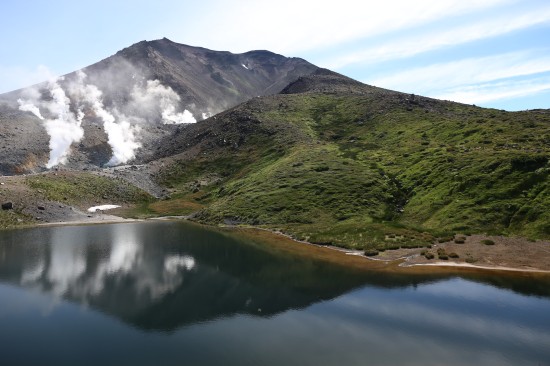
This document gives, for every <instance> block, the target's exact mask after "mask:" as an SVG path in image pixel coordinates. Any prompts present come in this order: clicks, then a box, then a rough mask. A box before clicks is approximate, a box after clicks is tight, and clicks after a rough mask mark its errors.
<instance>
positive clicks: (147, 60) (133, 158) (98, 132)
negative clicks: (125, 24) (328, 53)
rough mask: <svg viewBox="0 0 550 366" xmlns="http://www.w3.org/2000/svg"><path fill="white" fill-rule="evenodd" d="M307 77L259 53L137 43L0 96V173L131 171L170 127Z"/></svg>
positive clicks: (299, 64) (292, 61) (293, 63)
mask: <svg viewBox="0 0 550 366" xmlns="http://www.w3.org/2000/svg"><path fill="white" fill-rule="evenodd" d="M316 69H317V67H316V66H314V65H312V64H310V63H308V62H307V61H305V60H302V59H299V58H287V57H284V56H281V55H277V54H274V53H272V52H269V51H250V52H246V53H243V54H232V53H230V52H220V51H211V50H208V49H205V48H199V47H191V46H186V45H182V44H178V43H174V42H172V41H170V40H168V39H166V38H164V39H161V40H156V41H151V42H147V41H143V42H139V43H137V44H134V45H132V46H130V47H128V48H125V49H123V50H121V51H120V52H118V53H117V54H115V55H113V56H111V57H109V58H107V59H105V60H102V61H100V62H98V63H96V64H94V65H91V66H88V67H86V68H84V69H82V70H80V71H78V72H74V73H71V74H68V75H65V76H64V77H63V78H61V79H59V80H58V81H56V82H45V83H42V84H39V85H36V86H34V87H31V88H26V89H22V90H17V91H14V92H11V93H6V94H3V95H0V138H2V142H3V144H2V145H3V146H2V149H1V150H0V162H1V163H0V172H1V173H2V174H20V173H24V172H37V171H40V170H43V168H44V166H46V165H47V166H53V165H56V163H58V162H59V161H62V160H66V162H65V165H66V166H70V167H73V168H78V169H82V168H84V167H87V168H93V167H99V166H103V165H105V164H111V165H119V164H124V163H129V162H133V163H136V162H137V163H139V162H140V161H141V160H142V158H145V157H147V156H148V153H149V152H151V151H154V149H155V148H156V146H157V143H156V141H157V140H158V139H159V138H161V137H163V136H170V135H171V134H172V132H173V130H174V125H175V124H179V123H188V122H195V121H197V120H202V119H204V118H207V117H209V116H211V115H214V114H216V113H219V112H221V111H223V110H225V109H227V108H229V107H233V106H235V105H237V104H238V103H241V102H244V101H246V100H248V99H250V98H252V97H256V96H263V95H269V94H275V93H278V92H279V91H280V90H281V89H283V88H284V87H285V86H286V85H287V84H289V83H290V82H292V81H294V80H295V79H296V78H298V77H300V76H303V75H308V74H310V73H312V72H313V71H315V70H316ZM65 98H68V99H65ZM33 108H36V109H34V111H36V110H38V112H39V113H40V114H37V115H35V114H33V113H34V112H32V111H33ZM21 109H23V110H21ZM40 117H43V118H44V119H43V120H40ZM48 121H53V122H50V123H49V122H48ZM60 131H63V132H60ZM52 135H56V136H57V137H55V136H53V137H52ZM21 143H23V144H21ZM52 146H53V147H52ZM55 149H57V150H58V152H57V156H53V157H52V154H53V153H52V154H50V150H52V151H53V150H55ZM63 153H65V155H63Z"/></svg>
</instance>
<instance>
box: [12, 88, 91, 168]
mask: <svg viewBox="0 0 550 366" xmlns="http://www.w3.org/2000/svg"><path fill="white" fill-rule="evenodd" d="M58 80H62V79H58ZM47 88H48V91H49V93H50V94H51V96H52V98H53V99H52V100H51V101H48V102H45V101H40V100H39V94H38V92H36V91H33V95H32V97H31V100H22V99H19V100H18V101H17V102H18V103H19V109H20V110H22V111H29V112H32V113H33V114H34V115H35V116H37V117H38V118H40V119H41V120H43V121H44V127H45V128H46V132H47V133H48V135H49V136H50V158H49V160H48V163H47V164H46V167H47V168H51V167H53V166H56V165H59V164H65V163H66V162H67V157H68V156H69V153H70V149H71V145H72V144H73V143H75V142H79V141H80V140H81V139H82V137H84V130H83V129H82V127H81V122H82V118H76V117H75V115H74V114H73V113H72V112H71V111H70V100H69V98H67V96H66V95H65V91H63V89H62V88H61V87H60V86H59V84H58V82H57V80H51V81H49V82H48V86H47ZM37 105H40V106H41V107H43V108H45V109H47V110H48V111H49V114H50V115H52V116H54V117H53V118H44V117H43V116H42V114H41V113H40V108H39V107H38V106H37Z"/></svg>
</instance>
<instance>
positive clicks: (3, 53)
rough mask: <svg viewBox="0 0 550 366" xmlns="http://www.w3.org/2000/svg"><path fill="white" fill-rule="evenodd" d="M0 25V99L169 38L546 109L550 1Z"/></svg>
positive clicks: (56, 8)
mask: <svg viewBox="0 0 550 366" xmlns="http://www.w3.org/2000/svg"><path fill="white" fill-rule="evenodd" d="M0 14H1V19H2V21H1V22H0V37H1V42H2V47H1V48H0V92H6V91H10V90H14V89H17V88H20V87H24V86H28V85H30V84H33V83H36V82H39V81H42V80H45V79H46V78H48V77H50V76H51V75H62V74H64V73H68V72H71V71H74V70H76V69H79V68H82V67H84V66H87V65H90V64H92V63H94V62H97V61H99V60H101V59H104V58H106V57H108V56H110V55H112V54H114V53H115V52H117V51H118V50H120V49H122V48H124V47H127V46H129V45H131V44H133V43H136V42H139V41H141V40H153V39H158V38H162V37H167V38H169V39H171V40H173V41H175V42H179V43H185V44H190V45H195V46H203V47H207V48H211V49H215V50H228V51H231V52H245V51H248V50H253V49H268V50H271V51H274V52H277V53H281V54H284V55H286V56H297V57H302V58H305V59H307V60H308V61H310V62H313V63H314V64H316V65H318V66H323V67H327V68H330V69H332V70H335V71H338V72H340V73H343V74H345V75H347V76H350V77H352V78H354V79H357V80H359V81H362V82H365V83H368V84H372V85H376V86H380V87H384V88H389V89H394V90H399V91H404V92H408V93H415V94H419V95H426V96H430V97H435V98H440V99H448V100H454V101H459V102H464V103H469V104H476V105H480V106H486V107H494V108H500V109H506V110H522V109H532V108H550V1H548V0H522V1H520V0H484V1H480V0H476V1H473V0H417V1H410V0H408V1H402V0H385V1H383V2H381V1H352V0H339V1H319V0H317V1H309V0H303V1H300V0H278V1H264V0H255V1H247V0H240V1H238V0H234V1H221V0H203V1H170V0H168V1H163V0H157V1H141V0H133V1H128V0H123V1H116V0H111V1H104V0H94V1H74V0H73V1H64V0H50V1H32V0H27V1H26V0H3V1H2V3H1V4H0Z"/></svg>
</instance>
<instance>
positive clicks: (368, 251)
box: [365, 249, 378, 257]
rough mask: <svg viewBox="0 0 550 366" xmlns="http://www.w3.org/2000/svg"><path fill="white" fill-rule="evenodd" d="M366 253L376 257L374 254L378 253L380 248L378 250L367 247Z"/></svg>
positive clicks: (368, 255)
mask: <svg viewBox="0 0 550 366" xmlns="http://www.w3.org/2000/svg"><path fill="white" fill-rule="evenodd" d="M365 255H366V256H367V257H374V256H376V255H378V250H376V249H366V250H365Z"/></svg>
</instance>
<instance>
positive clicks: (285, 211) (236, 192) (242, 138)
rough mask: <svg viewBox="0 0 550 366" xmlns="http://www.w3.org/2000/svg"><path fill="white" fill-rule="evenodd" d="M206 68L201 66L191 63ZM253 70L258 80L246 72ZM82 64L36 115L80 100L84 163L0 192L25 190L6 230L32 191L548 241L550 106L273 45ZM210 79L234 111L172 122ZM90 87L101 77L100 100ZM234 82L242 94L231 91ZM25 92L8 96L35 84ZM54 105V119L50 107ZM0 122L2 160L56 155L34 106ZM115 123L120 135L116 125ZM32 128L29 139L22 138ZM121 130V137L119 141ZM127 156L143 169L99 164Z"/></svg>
mask: <svg viewBox="0 0 550 366" xmlns="http://www.w3.org/2000/svg"><path fill="white" fill-rule="evenodd" d="M182 54H185V57H183V56H181V55H182ZM192 54H193V55H198V56H196V57H194V56H191V55H192ZM160 55H162V57H161V56H160ZM199 56H200V57H199ZM186 60H187V61H186ZM189 60H195V61H193V62H191V61H189ZM197 60H202V61H197ZM252 60H255V61H254V62H257V64H254V63H253V62H252ZM274 60H277V61H274ZM184 64H185V65H187V66H183V65H184ZM191 64H192V65H195V66H196V67H197V68H194V67H195V66H193V67H191V66H189V65H191ZM274 64H277V65H278V66H276V67H275V66H273V65H274ZM120 65H124V66H120ZM128 65H130V66H128ZM178 65H179V66H178ZM197 65H199V66H197ZM200 65H202V66H200ZM205 65H206V66H205ZM208 65H210V66H208ZM243 65H244V66H243ZM260 65H262V66H261V67H260ZM200 68H202V69H201V70H206V71H204V73H202V74H200V73H199V74H200V75H202V76H200V75H199V74H194V72H195V71H193V70H198V69H200ZM210 69H212V70H218V71H214V72H211V71H209V70H210ZM113 70H115V71H113ZM117 70H118V71H117ZM128 70H131V71H128ZM136 70H137V71H136ZM176 70H180V71H176ZM254 70H256V71H255V72H256V73H255V74H254V75H256V76H254V77H253V79H256V78H257V79H258V80H256V81H254V82H252V81H247V82H244V81H243V80H244V78H245V76H243V75H248V74H247V73H248V72H253V71H254ZM277 70H278V71H277ZM138 71H139V72H138ZM222 71H223V72H222ZM146 72H147V73H148V74H145V73H146ZM84 73H86V75H87V76H86V77H84V76H83V75H82V73H75V74H71V75H68V76H67V77H66V78H65V80H61V81H59V82H58V84H57V86H56V85H53V84H51V83H50V84H49V85H47V86H44V88H46V89H45V90H42V94H41V95H42V97H43V98H44V97H48V95H49V97H48V98H49V99H48V98H45V100H46V101H45V102H42V103H43V104H42V105H43V106H44V107H43V108H41V111H42V110H43V111H44V114H47V113H49V114H50V115H54V112H55V111H56V108H54V107H56V106H57V107H58V104H55V103H53V102H56V101H57V100H63V99H62V98H59V94H60V92H59V88H61V87H62V88H63V89H64V90H66V91H67V94H68V95H69V97H70V98H72V99H71V101H72V102H71V104H70V108H69V112H70V113H69V112H67V110H63V109H62V111H65V112H66V114H69V115H70V114H72V115H75V116H81V117H83V120H82V126H83V128H84V136H85V137H84V139H83V140H82V141H81V142H79V143H70V144H69V146H72V150H71V151H70V155H69V156H68V158H67V164H66V165H65V167H69V168H73V170H76V171H72V172H70V173H69V172H64V171H63V169H60V171H59V172H51V173H50V174H42V175H31V176H28V177H24V178H21V177H19V178H17V177H15V178H13V179H12V180H10V181H9V182H10V184H8V185H7V186H5V187H3V189H2V190H0V199H2V200H3V201H7V200H8V199H10V197H17V199H18V201H15V203H16V205H15V206H22V207H23V208H21V209H19V211H17V210H13V211H12V212H13V214H12V215H11V216H9V215H8V214H7V213H5V212H3V211H0V224H1V225H2V226H10V225H11V226H13V225H17V220H20V221H21V222H22V223H23V224H25V223H29V222H36V221H37V220H38V219H37V218H36V217H37V216H38V217H39V218H40V220H45V219H44V217H45V215H44V212H38V213H37V211H36V206H31V208H30V209H29V202H28V201H25V197H35V198H34V200H43V201H45V202H50V203H51V206H52V207H54V206H56V205H57V204H58V202H62V203H64V204H67V205H69V206H74V207H77V208H81V209H83V208H86V207H89V205H92V204H94V205H99V204H108V203H116V202H120V203H122V204H123V205H126V206H128V205H131V204H133V205H134V206H133V208H128V209H127V210H126V211H120V212H119V214H124V215H128V216H133V217H148V216H158V215H189V216H190V217H191V218H192V219H193V220H196V221H200V222H204V223H208V224H215V225H217V224H229V225H234V224H243V225H254V226H260V227H262V228H266V229H270V230H280V231H283V232H285V233H287V234H289V235H291V236H293V237H295V238H298V239H301V240H306V241H309V242H314V243H321V244H334V245H338V246H343V247H347V248H352V249H367V250H380V251H383V250H386V249H391V248H394V247H418V246H429V245H431V243H433V242H434V241H435V240H436V239H439V240H443V241H448V240H449V238H452V237H453V235H455V234H465V235H466V234H469V233H482V234H487V235H515V236H522V237H527V238H530V239H549V238H550V213H549V212H550V211H549V210H548V207H550V188H549V187H550V179H549V174H550V164H549V156H550V111H549V110H531V111H522V112H506V111H502V110H495V109H485V108H480V107H476V106H473V105H465V104H460V103H454V102H450V101H442V100H437V99H432V98H426V97H422V96H417V95H412V94H406V93H401V92H397V91H391V90H386V89H382V88H378V87H375V86H370V85H365V84H363V83H360V82H358V81H356V80H353V79H350V78H348V77H345V76H343V75H340V74H337V73H335V72H332V71H330V70H325V69H321V68H317V67H316V66H313V65H311V64H309V63H307V62H306V61H303V60H300V59H287V58H284V57H283V56H277V55H275V54H271V53H268V52H267V51H254V52H249V53H245V54H241V55H232V54H229V53H223V52H222V53H220V52H214V51H208V50H205V49H199V48H190V47H189V46H182V45H177V44H174V43H172V42H170V41H168V40H161V41H154V42H146V43H138V44H137V45H134V46H132V47H130V48H128V49H126V50H123V51H121V52H119V53H118V54H117V55H115V56H113V57H112V58H109V59H107V60H104V61H102V62H100V63H98V64H96V65H93V66H90V67H89V68H86V69H84ZM217 73H219V75H221V77H222V79H223V80H230V79H231V82H232V85H233V86H235V85H241V84H239V83H241V82H242V85H249V86H250V85H256V86H255V88H257V89H255V90H259V89H262V88H263V89H262V90H263V92H262V93H264V94H269V95H264V96H260V97H256V95H259V94H261V93H260V92H258V91H254V92H252V91H251V90H252V89H254V88H251V89H246V88H245V87H244V86H243V87H242V89H231V90H241V92H239V93H240V95H241V97H242V103H240V104H237V105H233V104H234V103H237V99H238V98H237V99H231V98H236V97H235V95H236V92H228V90H230V89H228V86H227V85H226V84H225V82H223V81H222V79H220V78H218V76H216V75H218V74H217ZM101 75H103V76H105V75H107V76H109V78H108V80H104V79H105V78H102V76H101ZM143 75H145V76H143ZM248 76H249V75H248ZM248 76H246V77H248ZM136 79H139V80H137V81H135V80H136ZM268 79H269V81H268ZM191 80H194V81H193V82H191ZM200 80H203V81H204V83H205V85H216V86H217V87H216V88H213V89H215V90H212V91H211V94H212V100H222V99H223V101H226V102H227V103H226V104H223V103H221V102H220V103H221V104H220V105H222V104H223V105H224V106H232V107H230V108H228V109H225V107H220V109H217V110H216V111H215V112H219V113H217V114H215V115H213V116H211V117H208V115H205V117H208V118H205V119H204V120H200V118H199V121H198V122H197V123H192V124H164V122H163V121H164V120H165V119H170V118H175V119H178V118H186V116H188V114H187V115H186V114H185V110H187V113H192V114H193V116H195V115H197V113H198V111H205V109H204V108H207V106H210V107H211V106H213V105H215V103H213V104H208V103H209V102H208V101H207V95H208V90H207V89H208V88H206V87H204V88H203V86H201V85H199V84H200V83H201V81H200ZM239 80H240V81H239ZM247 80H248V79H247ZM195 82H196V84H197V85H195V84H193V83H195ZM87 83H89V84H87ZM75 85H76V86H75ZM90 85H93V86H94V87H96V88H98V89H101V91H102V94H101V95H100V97H101V98H99V97H98V95H99V94H98V93H97V91H96V90H95V89H94V87H91V86H90ZM184 85H185V87H184ZM180 86H181V87H180ZM239 88H240V87H239ZM38 89H39V91H40V87H39V88H38ZM276 89H277V90H279V91H280V93H274V91H275V90H276ZM83 90H84V91H85V92H86V93H87V94H86V93H82V91H83ZM245 90H247V91H245ZM226 92H227V95H231V97H229V96H226V97H222V96H223V95H225V94H224V93H226ZM17 93H19V94H17ZM17 93H13V94H10V95H8V96H7V97H6V98H5V99H6V100H8V101H7V102H5V104H6V105H8V104H9V103H13V101H14V100H15V99H17V98H19V97H16V96H17V95H19V96H20V97H21V98H23V97H25V95H26V93H27V94H28V92H25V91H18V92H17ZM79 93H80V94H79ZM174 95H175V96H176V97H177V98H176V97H174ZM190 95H193V96H194V97H193V98H194V99H190V98H191V97H190ZM84 96H92V97H93V98H91V100H92V102H93V103H90V101H89V100H88V99H90V98H88V99H86V98H85V97H84ZM151 96H154V97H155V98H156V99H154V98H153V99H151V98H152V97H151ZM10 98H11V102H10ZM56 98H57V99H56ZM79 98H80V99H79ZM178 98H179V99H178ZM220 98H221V99H220ZM224 98H225V99H224ZM73 100H74V101H73ZM79 100H81V101H82V103H81V104H79ZM23 102H24V103H19V104H21V105H22V106H23V108H24V109H26V110H32V107H33V105H31V104H30V103H29V104H25V101H23ZM50 102H51V103H50ZM99 102H101V103H99ZM176 102H178V103H182V104H177V103H176ZM48 103H50V104H48ZM52 103H53V104H52ZM187 103H191V104H187ZM193 103H194V106H193ZM201 103H204V104H201ZM61 104H62V103H61ZM176 104H177V105H176ZM197 106H199V107H200V108H203V109H200V108H199V107H197ZM79 108H82V109H79ZM184 108H185V110H184ZM193 108H199V109H193ZM79 110H80V111H81V113H78V111H79ZM190 111H191V112H190ZM137 112H139V113H137ZM201 113H203V112H201ZM121 115H123V116H133V118H129V119H127V120H124V119H122V120H121V119H120V116H121ZM109 116H112V117H113V119H114V122H109V118H110V117H109ZM44 117H45V121H49V122H47V123H50V124H51V125H52V126H54V127H55V123H57V122H55V121H56V120H55V119H52V118H53V117H51V118H50V119H48V118H47V117H46V116H44ZM54 117H55V116H54ZM115 117H116V118H115ZM0 118H1V119H2V123H1V124H0V126H1V128H2V129H3V130H2V132H0V133H2V134H3V137H4V138H3V141H4V146H3V147H4V148H3V149H2V150H1V151H2V152H1V153H0V154H3V155H2V162H4V164H5V165H4V166H3V169H5V170H8V169H12V171H15V172H26V171H27V172H28V171H33V169H34V170H36V169H37V167H39V166H42V167H43V166H44V164H45V162H46V161H48V163H49V162H50V161H51V159H52V154H50V156H49V159H50V160H48V157H47V156H45V155H47V152H48V148H47V147H46V146H45V145H47V144H48V143H49V145H50V147H52V138H51V136H50V139H49V142H48V139H47V136H45V134H44V131H43V130H41V133H40V134H38V133H36V132H33V133H31V134H30V135H29V136H27V135H26V129H32V128H34V129H33V130H32V131H35V130H36V129H37V127H36V126H42V125H41V124H40V121H39V120H38V119H37V118H35V117H33V116H32V115H31V114H30V113H29V112H22V111H19V110H18V109H16V108H15V107H11V109H10V108H9V107H5V108H4V109H0ZM102 121H103V125H101V122H102ZM77 122H78V121H77ZM33 123H34V127H32V126H33ZM45 124H46V122H45ZM52 126H50V127H52ZM113 126H114V127H116V128H115V132H117V133H119V134H118V135H117V134H115V133H112V134H111V135H109V134H108V133H107V131H108V130H109V128H113ZM69 127H70V126H69ZM73 127H74V126H73ZM137 127H139V128H137ZM134 128H135V129H134ZM67 131H68V132H70V131H71V129H70V128H69V129H68V130H67ZM77 132H78V131H77ZM111 132H112V131H111ZM125 133H128V134H129V135H131V136H134V135H133V134H135V135H136V136H139V138H140V140H139V142H140V143H141V144H142V146H141V147H140V148H136V149H135V150H133V151H134V152H136V154H135V156H131V155H128V156H126V155H124V153H126V152H127V151H124V150H123V149H121V148H125V147H127V146H132V143H133V142H135V141H133V140H131V139H125V138H126V137H127V136H126V135H125ZM67 134H68V133H67ZM23 135H24V136H26V138H27V139H28V140H27V142H25V143H26V144H27V143H28V145H21V144H20V143H19V142H18V140H16V139H17V138H19V137H21V136H23ZM65 135H66V134H62V136H65ZM117 136H118V137H120V136H121V137H123V138H122V139H121V140H120V141H119V142H121V144H114V143H113V142H112V141H111V138H113V139H114V138H115V137H117ZM131 136H130V137H131ZM69 137H70V136H69ZM33 141H34V142H33ZM63 141H65V140H63ZM63 141H61V142H63ZM69 142H70V141H69ZM33 144H34V145H33ZM79 144H80V145H79ZM35 146H41V149H42V150H41V151H42V153H41V154H43V155H40V154H39V153H35V152H34V150H33V149H35ZM56 146H57V145H54V146H53V148H52V149H51V150H52V151H55V150H56V148H57V147H56ZM134 146H135V145H134ZM25 149H26V150H25ZM36 149H37V148H36ZM58 150H60V149H58ZM17 154H19V155H17ZM94 154H95V155H94ZM117 154H122V155H120V156H122V157H123V158H124V157H125V156H126V157H127V158H128V159H127V160H126V161H127V162H129V163H132V164H135V165H133V166H126V167H124V166H122V167H110V168H104V169H99V168H98V167H99V166H101V165H103V164H105V163H108V162H111V160H109V161H108V159H109V157H110V156H114V157H116V156H119V155H117ZM12 156H15V157H16V158H11V157H12ZM24 158H25V159H27V160H22V159H24ZM4 159H8V160H4ZM9 159H15V160H17V159H19V160H18V163H17V164H16V163H15V162H13V161H12V160H9ZM111 159H113V158H112V157H111ZM121 159H122V158H121ZM6 161H7V162H8V163H9V164H11V165H9V164H6V163H5V162H6ZM114 163H115V164H112V165H117V164H124V163H125V162H122V160H120V161H118V162H117V161H115V162H114ZM138 163H139V164H138ZM94 164H95V165H94ZM62 166H63V165H62ZM94 166H95V168H94V169H95V171H94V169H91V170H92V172H84V173H83V172H81V171H79V169H75V168H80V169H84V168H86V169H90V167H94ZM18 179H19V180H18ZM122 182H124V185H123V184H121V183H122ZM11 185H13V187H15V188H13V187H11ZM134 186H137V187H139V188H141V189H143V190H145V191H147V192H149V193H151V194H153V195H154V196H156V197H157V198H160V197H162V199H160V200H159V199H155V198H153V197H151V196H148V195H147V194H146V193H145V192H143V191H140V190H139V189H136V188H135V187H134ZM17 187H18V188H17ZM22 187H23V188H22ZM116 187H120V189H117V188H116ZM132 187H133V188H132ZM47 207H50V206H47ZM42 211H44V210H42ZM46 211H48V212H50V209H49V208H48V210H46ZM38 214H39V215H38ZM2 215H3V216H2ZM32 215H34V216H32ZM40 220H39V221H40ZM48 220H56V217H54V216H51V217H48Z"/></svg>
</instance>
